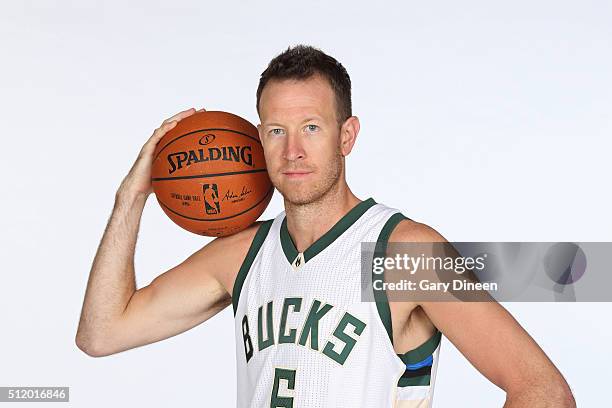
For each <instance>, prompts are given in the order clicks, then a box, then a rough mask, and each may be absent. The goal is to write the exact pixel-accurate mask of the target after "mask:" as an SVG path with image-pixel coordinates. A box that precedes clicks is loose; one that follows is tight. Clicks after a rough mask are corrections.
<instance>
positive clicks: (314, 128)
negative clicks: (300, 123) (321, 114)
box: [306, 125, 319, 132]
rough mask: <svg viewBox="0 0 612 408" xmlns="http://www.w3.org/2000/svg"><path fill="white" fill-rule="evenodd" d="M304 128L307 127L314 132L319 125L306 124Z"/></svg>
mask: <svg viewBox="0 0 612 408" xmlns="http://www.w3.org/2000/svg"><path fill="white" fill-rule="evenodd" d="M306 128H307V129H308V131H309V132H316V131H317V130H318V129H319V126H317V125H307V126H306Z"/></svg>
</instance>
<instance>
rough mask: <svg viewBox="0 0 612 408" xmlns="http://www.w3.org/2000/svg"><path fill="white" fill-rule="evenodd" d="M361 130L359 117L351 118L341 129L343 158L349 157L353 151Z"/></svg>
mask: <svg viewBox="0 0 612 408" xmlns="http://www.w3.org/2000/svg"><path fill="white" fill-rule="evenodd" d="M359 128H360V125H359V118H358V117H357V116H351V117H350V118H348V119H347V120H345V121H344V123H343V124H342V126H341V127H340V152H341V153H342V155H343V156H348V155H349V153H350V152H351V150H353V145H355V140H356V139H357V134H358V133H359Z"/></svg>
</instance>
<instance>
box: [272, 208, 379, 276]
mask: <svg viewBox="0 0 612 408" xmlns="http://www.w3.org/2000/svg"><path fill="white" fill-rule="evenodd" d="M374 204H376V201H374V199H373V198H372V197H370V198H368V199H367V200H364V201H361V202H360V203H359V204H357V205H356V206H355V207H353V208H351V209H350V210H349V212H347V213H346V214H345V215H344V216H342V218H340V220H338V222H336V223H335V224H334V225H333V226H332V227H331V228H330V229H329V231H327V232H326V233H325V234H323V235H322V236H321V237H320V238H319V239H317V240H316V241H315V242H313V243H312V245H310V246H309V247H308V248H306V250H305V251H304V252H303V253H302V254H301V256H300V260H299V261H298V262H301V264H304V263H306V262H308V260H309V259H312V258H313V257H314V256H315V255H317V254H318V253H319V252H321V251H322V250H324V249H325V248H327V247H328V246H329V245H330V244H331V243H332V242H334V241H335V240H336V238H338V237H339V236H340V235H342V234H343V233H344V231H346V230H347V229H349V227H350V226H351V225H353V224H354V223H355V222H356V221H357V220H358V219H359V218H360V217H361V216H362V215H363V214H364V213H365V212H366V211H367V210H368V209H369V208H370V207H372V206H373V205H374ZM280 240H281V246H282V247H283V252H284V253H285V256H286V257H287V261H289V263H290V264H292V265H294V262H295V261H296V258H297V257H298V255H300V253H299V252H298V250H297V249H296V247H295V244H294V243H293V239H292V238H291V235H289V230H288V229H287V216H285V217H284V218H283V222H282V223H281V227H280ZM301 264H300V265H299V266H301ZM294 268H296V267H295V265H294ZM296 269H297V268H296Z"/></svg>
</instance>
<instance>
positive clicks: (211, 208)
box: [204, 184, 221, 214]
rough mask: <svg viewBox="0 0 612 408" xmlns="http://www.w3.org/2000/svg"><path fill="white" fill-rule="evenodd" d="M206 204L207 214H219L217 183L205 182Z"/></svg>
mask: <svg viewBox="0 0 612 408" xmlns="http://www.w3.org/2000/svg"><path fill="white" fill-rule="evenodd" d="M204 206H205V207H206V214H219V213H220V212H221V209H220V208H219V192H218V191H217V185H216V184H204Z"/></svg>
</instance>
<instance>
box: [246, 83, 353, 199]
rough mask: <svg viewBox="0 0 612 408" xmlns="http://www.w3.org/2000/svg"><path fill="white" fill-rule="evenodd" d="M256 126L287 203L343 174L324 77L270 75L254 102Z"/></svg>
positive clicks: (318, 193)
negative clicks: (257, 117)
mask: <svg viewBox="0 0 612 408" xmlns="http://www.w3.org/2000/svg"><path fill="white" fill-rule="evenodd" d="M259 111H260V119H261V124H260V125H258V126H257V128H258V130H259V136H260V139H261V141H262V145H263V147H264V154H265V158H266V165H267V168H268V173H269V175H270V179H271V180H272V184H274V186H275V187H276V188H277V189H278V191H280V193H281V194H282V195H283V197H284V198H285V200H288V201H289V202H290V203H292V204H307V203H311V202H314V201H317V200H318V199H319V198H321V197H322V196H324V195H325V194H326V193H327V192H328V191H329V190H330V189H331V188H332V187H334V186H335V185H336V183H337V182H338V180H339V179H340V176H341V175H342V173H343V166H344V156H343V155H342V152H341V148H340V124H338V122H337V120H336V101H335V98H334V92H333V90H332V88H331V86H330V84H329V82H328V81H327V80H326V79H325V78H323V77H321V76H319V75H314V76H312V77H310V78H308V79H305V80H271V81H270V82H268V83H267V84H266V86H265V88H264V90H263V92H262V94H261V98H260V102H259Z"/></svg>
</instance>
